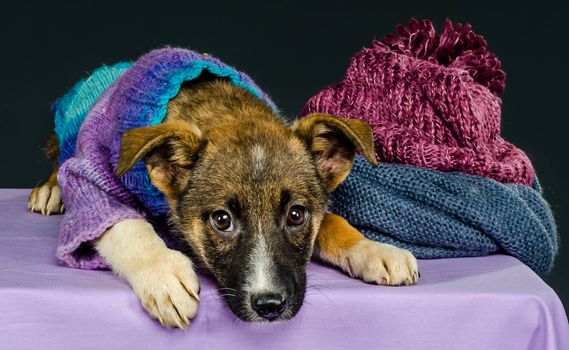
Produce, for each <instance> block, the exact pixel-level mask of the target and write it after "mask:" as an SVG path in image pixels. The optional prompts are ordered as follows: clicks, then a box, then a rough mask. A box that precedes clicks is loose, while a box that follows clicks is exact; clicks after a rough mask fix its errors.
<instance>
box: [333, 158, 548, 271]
mask: <svg viewBox="0 0 569 350" xmlns="http://www.w3.org/2000/svg"><path fill="white" fill-rule="evenodd" d="M330 210H331V211H332V212H334V213H337V214H339V215H341V216H343V217H345V218H346V219H347V220H348V221H349V222H350V223H351V224H352V225H354V226H355V227H357V228H358V229H360V230H361V231H362V232H363V233H364V234H365V235H366V236H367V237H368V238H370V239H373V240H376V241H379V242H385V243H391V244H394V245H396V246H399V247H402V248H406V249H409V250H410V251H412V252H413V253H414V254H415V256H417V257H418V258H447V257H462V256H481V255H488V254H492V253H506V254H510V255H512V256H514V257H516V258H518V259H519V260H521V261H522V262H523V263H525V264H526V265H527V266H529V267H530V268H531V269H532V270H534V271H535V272H536V273H537V274H539V275H541V276H543V275H546V274H547V273H549V271H550V270H551V268H552V267H553V261H554V258H555V255H556V254H557V250H558V237H557V229H556V225H555V220H554V218H553V215H552V213H551V209H550V208H549V205H548V204H547V202H546V201H545V199H544V198H543V197H542V191H541V187H540V186H539V182H538V181H537V179H536V181H535V183H534V187H533V188H531V187H529V186H525V185H517V184H502V183H500V182H497V181H495V180H492V179H489V178H484V177H479V176H474V175H468V174H464V173H451V172H440V171H436V170H431V169H426V168H420V167H415V166H409V165H399V164H387V163H382V164H380V165H379V166H378V167H375V168H374V167H372V166H371V165H369V164H368V163H367V162H366V161H365V160H364V159H363V158H361V157H360V156H357V157H356V159H355V162H354V166H353V169H352V172H351V173H350V175H349V176H348V178H347V179H346V181H345V182H344V183H343V184H342V185H340V187H339V188H338V189H337V190H336V191H335V192H334V193H333V195H332V199H331V205H330Z"/></svg>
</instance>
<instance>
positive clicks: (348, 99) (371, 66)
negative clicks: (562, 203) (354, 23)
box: [301, 19, 535, 185]
mask: <svg viewBox="0 0 569 350" xmlns="http://www.w3.org/2000/svg"><path fill="white" fill-rule="evenodd" d="M505 78H506V74H505V73H504V71H502V70H501V63H500V61H499V60H498V58H497V57H496V56H495V55H494V54H493V53H492V52H490V51H488V49H487V44H486V41H485V40H484V38H483V37H482V36H480V35H477V34H475V33H474V32H473V31H472V27H471V26H470V25H468V24H467V25H462V24H460V23H456V24H454V25H453V23H452V22H451V21H449V20H446V21H445V22H444V24H443V29H442V32H441V33H440V34H437V33H436V32H435V29H434V27H433V24H432V23H431V22H430V21H428V20H422V21H420V22H419V21H417V20H415V19H413V20H411V22H410V23H409V25H408V26H403V25H399V26H398V27H397V35H387V36H386V37H384V38H383V39H382V40H381V41H374V42H373V43H372V45H371V47H370V48H364V49H363V50H362V51H360V52H359V53H357V54H356V55H355V56H354V57H353V58H352V61H351V64H350V67H349V68H348V71H347V73H346V77H345V79H344V81H342V82H341V83H339V84H335V85H331V86H328V87H326V88H325V89H324V90H323V91H321V92H319V93H318V94H317V95H315V96H314V97H312V98H311V99H310V100H309V101H308V102H307V103H306V105H305V106H304V109H303V111H302V113H301V115H306V114H309V113H314V112H319V113H327V114H332V115H340V116H347V117H352V118H357V119H361V120H365V121H367V122H368V123H369V124H370V125H371V126H372V129H373V133H374V137H375V142H376V154H377V156H378V158H379V160H380V161H384V162H389V163H401V164H409V165H415V166H421V167H427V168H432V169H437V170H441V171H460V172H465V173H469V174H475V175H479V176H484V177H489V178H492V179H495V180H497V181H500V182H504V183H519V184H525V185H531V184H532V183H533V181H534V175H535V172H534V169H533V167H532V165H531V162H530V160H529V158H528V157H527V155H526V154H525V153H524V152H523V151H521V150H520V149H518V148H516V147H515V146H514V145H512V144H510V143H508V142H506V141H504V140H503V139H502V138H501V137H500V104H501V100H500V98H499V97H498V96H497V95H499V94H501V93H502V92H503V91H504V85H505Z"/></svg>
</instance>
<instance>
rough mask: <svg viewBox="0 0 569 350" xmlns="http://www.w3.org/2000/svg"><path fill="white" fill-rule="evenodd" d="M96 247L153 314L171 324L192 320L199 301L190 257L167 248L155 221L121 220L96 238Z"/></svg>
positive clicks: (170, 325)
mask: <svg viewBox="0 0 569 350" xmlns="http://www.w3.org/2000/svg"><path fill="white" fill-rule="evenodd" d="M96 248H97V251H98V252H99V254H100V255H101V256H102V257H103V259H105V261H106V262H107V264H109V265H110V266H111V268H112V269H113V271H114V272H115V273H116V274H118V275H119V276H121V277H124V278H125V279H126V280H127V281H128V283H129V284H130V286H131V287H132V289H133V290H134V293H135V294H136V295H137V296H138V298H140V301H141V303H142V305H143V306H144V308H145V309H146V311H148V313H149V314H150V315H151V316H152V317H154V318H156V319H158V320H159V321H160V323H162V324H163V325H165V326H169V327H179V328H186V327H187V326H188V325H189V324H190V320H191V319H193V318H194V316H195V314H196V312H197V308H198V303H199V297H198V293H199V281H198V276H197V275H196V273H195V272H194V269H193V265H192V262H191V261H190V259H189V258H188V257H187V256H185V255H183V254H182V253H180V252H178V251H176V250H172V249H169V248H167V247H166V245H165V244H164V241H162V239H160V237H158V235H157V234H156V232H155V231H154V228H153V227H152V225H150V224H149V223H148V222H146V221H144V220H140V219H136V220H135V219H130V220H124V221H121V222H119V223H117V224H115V225H114V226H113V227H112V228H110V229H109V230H107V231H106V232H105V233H104V234H103V236H102V237H101V238H100V239H99V240H97V242H96Z"/></svg>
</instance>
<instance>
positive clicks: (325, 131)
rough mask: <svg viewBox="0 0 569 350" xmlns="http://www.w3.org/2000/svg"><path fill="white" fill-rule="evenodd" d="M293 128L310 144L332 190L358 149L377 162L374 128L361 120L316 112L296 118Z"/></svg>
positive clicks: (321, 174)
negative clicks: (374, 146)
mask: <svg viewBox="0 0 569 350" xmlns="http://www.w3.org/2000/svg"><path fill="white" fill-rule="evenodd" d="M292 130H293V132H294V133H295V134H296V135H297V136H298V137H300V138H301V139H302V140H304V141H305V143H306V144H307V145H308V149H309V150H310V152H312V155H313V157H314V161H315V163H316V168H317V170H318V174H319V175H320V178H321V179H322V181H323V182H324V184H325V185H326V188H327V189H328V191H329V192H332V191H333V190H334V189H335V188H336V187H337V186H338V185H339V184H341V183H342V181H344V180H345V179H346V177H347V176H348V174H349V173H350V170H351V169H352V162H353V160H354V156H355V151H356V150H357V151H359V152H360V153H361V154H362V156H364V158H366V159H367V160H368V161H369V162H370V163H371V164H373V165H377V160H376V159H375V152H374V148H373V134H372V131H371V128H370V127H369V125H368V124H367V123H365V122H363V121H361V120H357V119H347V118H341V117H333V116H330V115H326V114H320V113H315V114H310V115H308V116H306V117H305V118H303V119H301V120H297V121H296V122H295V123H294V124H293V125H292Z"/></svg>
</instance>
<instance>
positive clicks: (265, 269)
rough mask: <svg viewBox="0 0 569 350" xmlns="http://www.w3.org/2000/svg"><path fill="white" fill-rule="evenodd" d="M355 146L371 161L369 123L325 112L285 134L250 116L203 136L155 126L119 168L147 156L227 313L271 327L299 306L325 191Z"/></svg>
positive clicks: (126, 152) (129, 136) (135, 139)
mask: <svg viewBox="0 0 569 350" xmlns="http://www.w3.org/2000/svg"><path fill="white" fill-rule="evenodd" d="M356 149H359V150H361V151H362V153H363V154H364V155H366V156H367V157H368V158H369V159H371V160H372V161H374V160H375V159H374V158H373V145H372V143H371V132H370V130H369V127H368V126H367V125H365V124H364V123H362V122H358V121H350V120H342V119H339V118H332V117H330V116H325V115H313V116H309V117H307V118H305V119H303V120H302V121H300V122H297V123H295V124H294V125H293V126H292V128H289V127H287V126H286V125H284V124H283V123H281V122H278V121H276V120H274V121H273V120H271V121H267V120H252V121H251V122H244V123H239V124H228V125H220V126H218V127H215V128H212V129H210V130H208V131H207V132H206V133H203V132H201V131H200V130H197V129H196V128H195V127H193V126H191V125H187V124H185V123H172V124H161V125H158V126H154V127H148V128H141V129H135V130H132V131H129V132H127V133H126V134H125V136H124V137H123V146H122V150H121V161H120V162H119V169H118V171H119V173H120V172H124V171H126V170H128V168H130V166H132V164H134V162H135V161H137V160H138V159H141V158H144V160H145V162H146V164H147V168H148V170H149V174H150V177H151V179H152V182H153V184H154V185H156V186H157V187H158V188H159V189H160V190H161V191H162V192H163V193H164V194H165V196H166V198H167V199H168V202H169V204H170V206H171V208H172V215H171V220H172V222H173V224H174V226H175V227H176V228H177V230H178V231H179V232H180V233H182V234H183V236H184V238H185V239H186V240H187V241H188V242H189V243H190V246H191V247H192V249H193V252H194V254H195V255H196V256H197V257H198V258H199V259H200V260H201V262H202V264H203V265H205V266H206V267H207V268H208V269H209V270H210V271H211V272H212V274H213V276H214V277H215V279H216V280H217V283H218V285H219V287H220V288H219V291H220V294H221V295H222V296H223V297H224V298H225V300H226V302H227V304H228V305H229V307H230V308H231V310H232V311H233V313H234V314H235V315H236V316H238V317H239V318H241V319H243V320H246V321H267V320H270V321H272V320H279V319H288V318H291V317H292V316H294V315H295V314H296V313H297V312H298V310H299V309H300V307H301V305H302V303H303V300H304V294H305V287H306V266H307V264H308V262H309V260H310V257H311V255H312V251H313V246H314V241H315V239H316V236H317V233H318V230H319V227H320V222H321V220H322V218H323V215H324V212H325V209H326V201H327V197H328V193H329V192H330V191H331V190H333V189H334V188H335V187H336V186H337V185H338V184H339V183H340V182H341V181H342V180H343V179H344V178H345V177H346V176H347V174H348V172H349V170H350V168H351V163H352V160H353V157H354V152H355V150H356ZM122 159H125V161H122ZM125 169H126V170H125Z"/></svg>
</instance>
